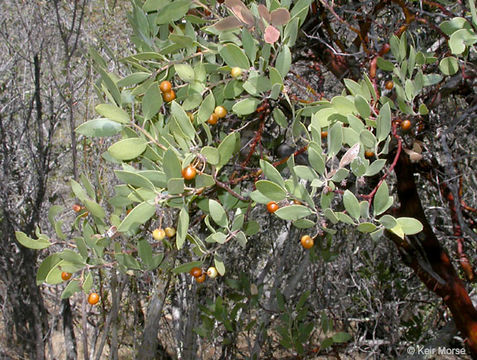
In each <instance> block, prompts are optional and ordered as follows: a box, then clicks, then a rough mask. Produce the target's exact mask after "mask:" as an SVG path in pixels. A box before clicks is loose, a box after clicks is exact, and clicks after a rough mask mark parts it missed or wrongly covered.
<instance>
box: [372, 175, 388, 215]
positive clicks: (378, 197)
mask: <svg viewBox="0 0 477 360" xmlns="http://www.w3.org/2000/svg"><path fill="white" fill-rule="evenodd" d="M391 205H392V197H390V196H389V189H388V184H387V183H386V181H383V183H382V184H381V185H380V186H379V188H378V191H376V194H375V195H374V200H373V207H374V210H373V211H374V215H375V216H376V215H379V214H382V213H383V212H385V211H386V210H387V209H389V207H390V206H391Z"/></svg>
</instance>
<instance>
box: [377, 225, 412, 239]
mask: <svg viewBox="0 0 477 360" xmlns="http://www.w3.org/2000/svg"><path fill="white" fill-rule="evenodd" d="M389 231H391V232H392V233H394V234H395V235H397V236H399V237H400V238H401V239H404V231H402V228H401V225H399V224H398V223H397V222H396V226H394V227H393V228H391V229H389ZM371 235H373V234H371Z"/></svg>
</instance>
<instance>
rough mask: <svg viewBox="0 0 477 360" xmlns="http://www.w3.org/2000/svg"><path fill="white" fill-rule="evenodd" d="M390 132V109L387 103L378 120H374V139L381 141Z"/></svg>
mask: <svg viewBox="0 0 477 360" xmlns="http://www.w3.org/2000/svg"><path fill="white" fill-rule="evenodd" d="M390 131H391V108H390V107H389V103H386V104H384V105H383V106H382V107H381V109H380V111H379V116H378V119H377V120H376V137H377V138H378V141H383V140H384V139H386V137H387V136H388V135H389V132H390Z"/></svg>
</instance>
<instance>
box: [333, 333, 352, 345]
mask: <svg viewBox="0 0 477 360" xmlns="http://www.w3.org/2000/svg"><path fill="white" fill-rule="evenodd" d="M332 339H333V342H335V343H345V342H348V341H350V340H351V339H352V336H351V335H350V334H348V333H346V332H337V333H336V334H334V335H333V337H332Z"/></svg>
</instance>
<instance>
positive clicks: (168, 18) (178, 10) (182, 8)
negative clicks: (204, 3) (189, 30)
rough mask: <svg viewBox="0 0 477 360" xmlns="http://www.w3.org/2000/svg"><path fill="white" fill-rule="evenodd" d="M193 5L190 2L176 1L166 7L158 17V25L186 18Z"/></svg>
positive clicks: (185, 0) (187, 0)
mask: <svg viewBox="0 0 477 360" xmlns="http://www.w3.org/2000/svg"><path fill="white" fill-rule="evenodd" d="M191 4H192V2H191V1H189V0H175V1H171V2H170V3H169V4H167V5H166V6H164V7H163V8H162V9H161V11H159V13H158V15H157V17H156V24H158V25H161V24H168V23H171V22H173V21H177V20H179V19H181V18H183V17H184V16H185V14H186V13H187V11H188V10H189V7H190V5H191Z"/></svg>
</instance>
